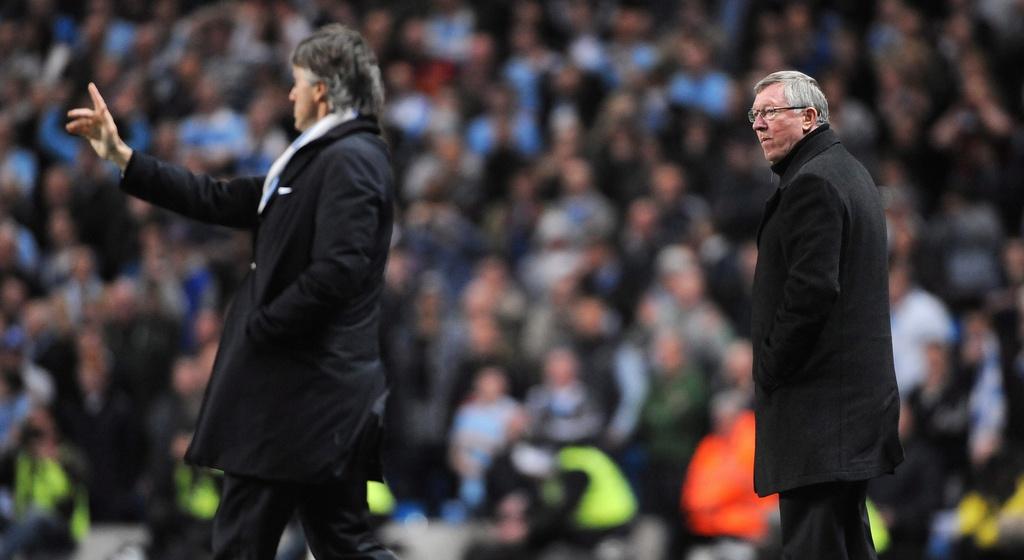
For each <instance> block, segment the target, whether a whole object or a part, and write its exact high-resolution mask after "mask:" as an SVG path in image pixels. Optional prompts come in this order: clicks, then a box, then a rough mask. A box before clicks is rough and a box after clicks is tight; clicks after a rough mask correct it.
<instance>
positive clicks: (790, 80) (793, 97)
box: [754, 70, 828, 124]
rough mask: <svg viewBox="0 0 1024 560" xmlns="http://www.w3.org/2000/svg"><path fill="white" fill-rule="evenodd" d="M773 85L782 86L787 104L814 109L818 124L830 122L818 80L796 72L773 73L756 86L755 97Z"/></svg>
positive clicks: (825, 101) (826, 102)
mask: <svg viewBox="0 0 1024 560" xmlns="http://www.w3.org/2000/svg"><path fill="white" fill-rule="evenodd" d="M772 84H782V93H783V94H784V95H785V96H786V103H789V104H790V105H791V106H793V107H814V109H815V110H817V111H818V124H825V123H827V122H828V100H827V99H825V94H824V93H823V92H822V91H821V87H819V86H818V81H817V80H815V79H814V78H812V77H810V76H808V75H807V74H804V73H803V72H797V71H796V70H783V71H781V72H773V73H771V74H768V75H767V76H765V77H764V78H761V81H759V82H757V84H755V85H754V95H757V94H759V93H761V92H762V91H764V89H765V88H767V87H768V86H770V85H772Z"/></svg>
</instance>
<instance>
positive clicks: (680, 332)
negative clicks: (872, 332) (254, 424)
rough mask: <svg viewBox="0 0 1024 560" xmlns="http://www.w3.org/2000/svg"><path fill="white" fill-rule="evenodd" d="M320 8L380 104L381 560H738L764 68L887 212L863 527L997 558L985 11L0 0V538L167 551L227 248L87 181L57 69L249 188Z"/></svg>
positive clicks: (1002, 149) (850, 5) (1009, 508)
mask: <svg viewBox="0 0 1024 560" xmlns="http://www.w3.org/2000/svg"><path fill="white" fill-rule="evenodd" d="M328 22H342V23H345V24H347V25H350V26H352V27H354V28H356V29H359V30H360V31H361V32H362V33H363V35H364V36H365V37H366V38H367V40H368V41H369V42H370V43H371V45H372V46H373V47H374V49H375V50H376V52H377V55H378V57H379V60H380V65H381V70H382V73H383V76H384V79H385V84H386V91H387V99H388V103H387V106H386V109H385V112H384V114H382V115H380V119H381V121H382V124H383V125H384V127H385V129H386V137H387V139H388V141H389V144H390V146H391V150H392V155H393V158H394V168H395V174H396V179H397V188H398V206H399V207H398V221H397V224H396V229H395V235H394V247H393V249H392V253H391V258H390V262H389V265H388V270H387V287H386V297H385V301H384V309H383V316H384V320H383V321H382V324H383V330H382V332H381V344H382V346H383V349H384V356H385V359H386V362H387V369H388V372H389V376H390V379H389V381H390V384H391V387H392V394H391V395H392V396H391V401H390V408H389V411H388V440H387V445H386V452H385V460H386V473H387V483H388V484H387V486H379V487H372V488H371V506H372V508H373V510H374V514H375V522H376V523H377V524H378V525H379V527H380V534H381V537H382V538H383V539H385V540H386V541H387V542H388V543H390V544H391V545H393V546H394V547H395V548H396V549H397V550H399V551H401V553H402V554H403V557H405V558H430V559H432V560H435V559H438V558H470V559H488V558H490V559H500V558H554V559H569V558H601V559H613V558H636V559H643V560H647V559H651V560H661V559H682V558H687V559H691V560H703V559H710V560H716V559H721V560H746V559H754V558H774V557H776V556H777V550H776V549H775V546H776V544H777V531H778V527H777V519H776V517H777V515H776V513H775V512H776V509H777V507H776V503H775V502H774V501H773V500H772V499H766V500H759V499H757V498H756V497H755V496H754V495H753V489H752V482H751V473H752V461H753V458H752V457H753V436H752V429H753V427H752V418H751V412H750V410H749V405H750V398H751V394H752V389H751V363H752V358H751V349H750V343H749V340H747V339H746V338H745V337H746V336H747V335H748V333H749V324H748V323H749V301H750V285H751V279H752V273H753V266H754V263H755V261H756V256H757V254H756V246H755V241H754V235H755V234H756V231H757V227H758V222H759V219H760V214H761V210H762V206H763V204H764V201H765V200H766V199H767V198H768V197H769V196H770V195H771V193H772V192H773V191H774V188H775V186H774V184H773V177H772V174H771V171H770V169H769V168H768V166H767V164H766V163H765V162H764V159H763V156H762V154H761V152H760V149H759V147H758V146H757V144H756V142H755V141H754V140H755V139H754V135H753V133H752V131H751V130H750V125H749V123H748V122H747V121H746V115H745V113H746V110H747V109H748V108H749V106H750V104H751V101H752V98H753V94H752V92H751V86H752V85H753V84H754V83H755V82H756V81H757V80H758V79H759V78H761V77H763V76H764V75H766V74H768V73H770V72H773V71H775V70H779V69H798V70H801V71H803V72H806V73H808V74H810V75H812V76H814V77H816V78H817V79H818V81H819V83H820V84H821V86H822V88H823V89H824V91H825V93H826V95H827V97H828V100H829V104H830V109H831V122H832V126H833V127H834V128H835V129H836V130H837V131H838V133H839V135H840V137H841V139H842V141H843V143H844V144H845V145H846V147H847V148H848V149H849V150H850V151H851V152H852V153H853V154H854V155H855V156H856V157H857V158H858V159H859V160H860V161H861V162H863V163H864V165H865V166H866V167H867V168H868V169H869V170H870V171H871V173H872V175H873V176H874V178H875V180H876V182H877V183H878V185H879V186H880V187H879V188H880V190H881V192H882V196H883V198H884V201H885V205H886V214H887V219H888V227H889V247H890V256H891V258H890V297H891V304H892V328H893V330H892V332H893V349H894V352H895V358H896V373H897V377H898V381H899V387H900V395H901V397H902V400H903V408H902V410H903V414H902V419H901V420H902V423H901V426H900V428H901V434H902V437H903V442H904V445H905V447H906V452H907V461H906V462H905V463H904V464H903V465H902V466H901V467H900V468H899V469H898V471H897V472H896V474H895V475H894V476H887V477H883V478H881V479H878V480H877V481H876V482H875V483H873V484H872V487H871V491H870V498H871V504H872V515H873V517H872V522H873V527H874V533H875V535H874V536H875V542H876V546H877V547H878V548H879V549H880V550H881V551H882V557H883V558H889V559H904V558H906V559H914V558H934V559H959V558H967V559H970V558H1020V557H1021V556H1020V554H1021V546H1022V543H1024V460H1022V450H1024V448H1022V441H1021V440H1022V438H1024V408H1022V407H1024V361H1021V359H1020V358H1021V349H1022V331H1021V326H1022V324H1021V321H1022V314H1021V312H1022V309H1024V298H1022V296H1024V292H1022V289H1021V287H1022V285H1024V242H1022V240H1021V227H1022V220H1021V218H1022V210H1024V126H1022V117H1024V1H1021V0H977V1H970V0H951V1H946V2H937V1H925V0H920V1H909V0H907V1H901V0H879V1H853V0H839V1H833V2H818V1H793V2H784V1H753V0H722V1H710V0H708V1H700V0H679V1H671V0H654V1H651V2H637V1H628V0H623V1H614V0H590V1H588V0H552V1H549V2H539V1H531V0H520V1H513V0H496V1H490V2H483V1H475V2H474V1H468V0H432V1H422V2H372V1H362V2H360V1H351V2H348V1H342V0H295V1H283V0H246V1H237V2H219V3H213V2H203V1H199V0H153V1H148V0H82V1H79V0H5V1H4V2H3V4H2V8H0V451H2V459H0V487H2V489H3V491H2V493H0V519H2V522H0V558H10V557H15V555H16V554H22V555H24V556H25V557H28V558H63V557H67V556H68V555H75V554H77V557H80V558H153V559H162V558H167V559H170V558H203V557H204V555H205V553H204V552H203V551H204V547H205V546H206V543H208V539H209V530H210V520H211V518H212V515H213V513H214V512H215V511H216V507H217V502H218V485H219V478H218V474H217V473H215V472H209V471H203V470H198V469H193V468H191V467H188V466H186V465H184V464H183V463H182V461H181V456H182V453H183V450H184V448H185V446H186V445H187V443H188V440H189V437H190V434H191V430H192V427H193V425H194V421H195V417H196V414H197V411H198V405H199V402H200V401H201V397H202V394H203V390H204V387H205V384H206V382H207V379H208V377H209V375H210V370H211V366H212V362H213V357H214V355H215V352H216V348H217V341H218V338H219V330H220V327H221V320H222V317H223V314H224V309H225V307H226V306H227V305H228V304H229V303H230V300H231V296H232V290H233V289H234V288H235V286H237V285H238V284H239V282H240V279H241V278H242V277H243V276H244V274H246V273H247V272H248V268H249V267H248V263H249V260H250V259H249V252H250V239H249V236H248V234H247V233H240V232H235V231H229V230H226V229H220V228H214V227H208V226H203V225H200V224H197V223H194V222H190V221H187V220H184V219H182V218H179V217H177V216H174V215H172V214H169V213H167V212H164V211H162V210H159V209H157V208H154V207H152V206H150V205H148V204H146V203H143V202H141V201H138V200H133V199H129V198H126V197H125V196H123V195H122V194H121V193H120V192H119V190H118V189H117V182H118V174H117V170H116V168H114V167H112V166H111V165H110V164H107V163H105V162H102V161H98V160H97V159H96V157H95V156H94V155H93V153H92V151H91V150H90V149H89V147H88V145H87V144H86V143H84V142H82V141H80V140H79V139H77V138H74V137H71V136H69V135H68V134H67V133H65V132H64V122H65V116H64V115H65V112H66V111H67V110H68V109H69V108H71V107H75V106H83V105H86V104H87V103H88V96H87V94H86V84H87V83H88V82H89V81H95V82H96V84H97V85H98V87H99V89H100V91H101V92H103V94H104V96H105V97H106V99H107V102H108V104H109V106H110V108H111V111H112V113H113V114H114V116H115V119H116V120H117V123H118V127H119V130H120V131H121V134H122V136H123V137H124V138H125V139H126V141H127V142H128V143H129V144H130V145H131V146H132V147H133V148H135V149H138V150H143V151H145V152H148V153H152V154H155V155H157V156H158V157H161V158H163V159H165V160H167V161H172V162H176V163H179V164H181V165H184V166H186V167H188V168H189V169H191V170H193V171H196V172H205V173H210V174H213V175H216V176H223V177H227V176H233V175H241V174H253V175H259V174H263V173H265V172H266V171H267V169H268V168H269V166H270V164H271V162H272V161H273V160H274V159H275V158H276V157H277V156H278V155H279V154H280V153H281V152H282V151H283V150H284V149H285V147H286V146H287V145H288V143H289V142H290V141H291V139H292V138H294V137H295V135H296V131H295V130H294V129H293V128H292V117H291V106H290V103H289V102H288V99H287V93H288V90H289V88H290V87H291V83H290V66H289V56H290V53H291V51H292V49H293V47H294V46H295V45H296V44H297V42H298V41H300V40H301V39H302V38H304V37H305V36H306V35H307V34H309V33H310V32H311V31H312V30H313V29H315V28H316V27H318V26H320V25H322V24H325V23H328ZM303 554H304V545H303V543H302V538H301V532H300V531H296V530H290V531H289V533H288V534H286V538H285V539H284V541H283V542H282V547H281V555H280V557H281V558H282V559H284V558H300V557H302V556H303Z"/></svg>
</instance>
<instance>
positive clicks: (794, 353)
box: [747, 71, 903, 560]
mask: <svg viewBox="0 0 1024 560" xmlns="http://www.w3.org/2000/svg"><path fill="white" fill-rule="evenodd" d="M754 94H755V97H754V103H753V106H752V107H751V109H750V111H748V113H747V117H748V118H749V119H750V122H751V125H752V128H753V129H754V133H755V134H756V135H757V140H758V142H759V143H760V145H761V149H762V150H763V152H764V156H765V159H767V160H768V161H769V162H770V163H771V164H772V171H774V172H775V173H776V174H777V175H778V176H779V188H778V190H777V191H776V192H775V194H774V195H773V196H772V197H771V198H770V199H769V200H768V202H767V204H766V206H765V211H764V216H763V217H762V219H761V225H760V227H759V228H758V241H757V243H758V260H757V268H756V272H755V274H754V297H753V310H752V311H753V313H752V339H753V345H754V371H753V375H754V381H755V406H754V409H755V414H756V417H757V435H756V440H757V443H756V452H755V464H754V489H755V490H756V491H757V493H758V494H759V495H761V496H766V495H769V494H774V493H776V492H777V493H779V509H780V511H781V514H782V545H783V558H787V559H810V558H829V559H851V560H853V559H857V560H861V559H875V558H877V556H876V554H875V549H874V546H873V544H872V540H871V528H870V525H869V523H868V518H867V512H866V509H865V497H866V487H867V481H868V480H869V479H871V478H874V477H876V476H878V475H881V474H883V473H887V472H892V471H893V470H894V469H895V467H896V465H898V464H899V463H900V462H901V461H902V460H903V450H902V447H901V446H900V442H899V439H898V437H897V430H896V425H897V421H898V418H899V396H898V393H897V390H896V376H895V373H894V371H893V356H892V341H891V333H890V323H889V298H888V259H887V245H886V230H885V217H884V215H883V211H882V203H881V199H880V196H879V193H878V189H877V188H876V187H875V184H874V182H873V181H872V179H871V176H870V175H869V174H868V172H867V171H866V170H865V169H864V167H863V166H862V165H861V164H860V163H859V162H857V160H856V159H854V158H853V156H851V155H850V153H849V152H848V151H846V149H845V148H844V147H843V145H842V144H841V143H840V142H839V138H838V136H836V134H835V132H834V131H832V130H831V129H830V127H829V125H828V101H827V100H826V99H825V95H824V94H823V93H822V92H821V89H820V88H819V87H818V83H817V82H816V81H815V80H814V79H813V78H811V77H810V76H807V75H805V74H801V73H800V72H793V71H786V72H776V73H774V74H771V75H769V76H767V77H765V78H764V79H762V80H761V81H760V82H758V83H757V85H756V86H754Z"/></svg>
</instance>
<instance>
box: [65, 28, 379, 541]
mask: <svg viewBox="0 0 1024 560" xmlns="http://www.w3.org/2000/svg"><path fill="white" fill-rule="evenodd" d="M292 72H293V76H294V79H295V84H294V86H293V87H292V90H291V92H290V94H289V99H290V100H291V101H292V102H293V104H294V117H295V127H296V128H297V129H298V130H300V131H302V134H301V135H300V136H299V137H298V138H297V139H296V140H295V142H293V143H292V144H291V146H289V148H288V150H286V151H285V153H284V154H282V155H281V157H279V158H278V160H277V161H275V162H274V165H273V166H272V167H271V168H270V172H269V173H268V175H267V177H258V178H239V179H234V180H230V181H218V180H214V179H212V178H210V177H207V176H198V175H193V174H192V173H189V172H188V171H186V170H185V169H183V168H181V167H177V166H173V165H169V164H167V163H164V162H161V161H158V160H156V159H155V158H152V157H150V156H147V155H145V154H140V153H138V152H133V151H132V150H131V148H129V147H128V146H127V145H126V144H125V143H124V142H123V141H122V140H121V139H120V137H119V136H118V134H117V128H116V126H115V124H114V120H113V118H112V116H111V114H110V112H109V110H108V109H107V106H106V104H105V103H104V101H103V98H102V97H101V96H100V94H99V92H98V91H97V89H96V87H95V86H94V85H93V84H90V85H89V92H90V94H91V96H92V100H93V105H94V107H93V108H92V109H88V108H80V109H73V110H71V111H70V112H69V113H68V116H69V118H70V119H71V121H70V122H69V123H68V125H67V128H68V130H69V131H70V132H72V133H75V134H79V135H81V136H84V137H86V138H87V139H88V140H89V142H90V143H91V144H92V147H93V149H95V150H96V152H97V154H99V155H100V156H101V157H104V158H106V159H109V160H111V161H113V162H114V163H116V164H117V165H118V166H119V167H120V168H121V170H122V174H123V179H122V181H121V188H122V189H123V190H124V191H125V192H127V193H129V194H132V195H134V196H137V197H139V198H142V199H144V200H147V201H149V202H152V203H153V204H156V205H158V206H162V207H164V208H168V209H171V210H174V211H176V212H179V213H181V214H184V215H186V216H189V217H192V218H195V219H197V220H201V221H205V222H210V223H216V224H221V225H226V226H230V227H236V228H244V229H249V230H251V231H252V232H253V238H254V240H253V261H252V263H251V265H250V268H251V271H250V273H249V275H248V276H247V277H246V278H245V281H244V282H243V284H242V286H241V287H240V288H239V289H238V291H237V293H236V294H235V298H234V301H233V302H232V305H231V308H230V310H229V311H228V314H227V317H226V318H225V324H224V333H223V337H222V340H221V345H220V350H219V352H218V355H217V359H216V362H215V364H214V368H213V375H212V377H211V379H210V384H209V387H208V388H207V391H206V395H205V400H204V403H203V406H202V410H201V412H200V415H199V420H198V426H197V428H196V433H195V436H194V437H193V440H192V443H191V446H190V447H189V450H188V453H187V456H186V459H187V460H188V461H189V462H190V463H192V464H194V465H199V466H206V467H212V468H217V469H221V470H223V471H224V472H225V473H226V475H225V479H224V491H223V496H222V499H221V505H220V509H219V510H218V512H217V516H216V518H215V521H214V537H213V541H214V542H213V548H214V557H215V558H217V559H221V558H246V559H264V558H267V559H270V558H273V557H274V551H275V550H276V548H277V543H278V540H279V539H280V536H281V532H282V530H283V528H284V526H285V524H286V523H287V522H288V520H289V519H290V518H291V516H292V514H293V513H295V512H297V513H298V515H299V518H300V520H301V521H302V524H303V527H304V529H305V533H306V536H307V540H308V542H309V545H310V548H311V549H312V551H313V553H314V554H315V555H316V556H317V557H318V558H342V557H344V558H394V555H393V554H391V553H390V552H389V551H387V550H386V549H384V548H383V547H382V546H381V545H380V544H379V543H377V542H376V541H375V540H374V539H373V537H372V536H371V534H370V532H369V527H368V525H367V515H366V514H367V511H366V510H367V506H366V495H365V493H366V480H367V478H368V477H374V476H376V475H377V474H378V472H379V464H378V462H377V456H378V455H377V449H378V444H379V429H380V424H379V423H380V418H381V413H382V410H383V404H384V395H385V392H386V390H385V380H384V371H383V367H382V365H381V361H380V353H379V348H378V329H379V325H378V323H379V321H378V316H379V308H380V303H379V301H380V294H381V290H382V288H383V276H384V265H385V260H386V258H387V254H388V247H389V244H390V238H391V229H392V221H393V216H392V201H393V197H394V193H393V180H392V172H391V165H390V161H389V155H388V150H387V147H386V145H385V143H384V141H383V140H382V139H381V137H380V130H379V129H378V127H377V124H376V120H375V115H378V114H380V110H381V106H382V104H383V97H384V92H383V86H382V85H381V78H380V71H379V69H378V66H377V61H376V57H375V56H374V54H373V52H372V51H371V50H370V48H369V47H368V46H367V44H366V43H365V41H364V40H363V38H362V37H361V36H360V35H359V34H358V33H357V32H355V31H352V30H350V29H348V28H346V27H344V26H341V25H329V26H326V27H324V28H322V29H320V30H318V31H316V32H315V33H314V34H313V35H311V36H310V37H308V38H306V39H305V40H303V41H302V42H301V43H300V44H299V45H298V46H297V47H296V49H295V52H294V53H293V54H292Z"/></svg>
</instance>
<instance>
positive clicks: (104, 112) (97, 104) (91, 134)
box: [66, 82, 132, 170]
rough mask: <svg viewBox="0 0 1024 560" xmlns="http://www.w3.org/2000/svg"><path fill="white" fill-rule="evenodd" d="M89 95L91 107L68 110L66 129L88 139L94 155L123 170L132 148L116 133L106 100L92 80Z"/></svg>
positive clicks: (130, 155)
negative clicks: (94, 152)
mask: <svg viewBox="0 0 1024 560" xmlns="http://www.w3.org/2000/svg"><path fill="white" fill-rule="evenodd" d="M89 96H90V97H92V109H89V108H87V107H80V108H78V109H72V110H70V111H68V118H69V119H71V120H70V121H69V122H68V124H67V125H66V128H67V131H68V132H70V133H71V134H77V135H78V136H81V137H83V138H85V139H87V140H89V144H90V145H91V146H92V149H93V150H95V151H96V155H98V156H100V157H101V158H103V159H108V160H110V161H112V162H114V163H116V164H117V166H118V167H120V168H121V170H124V168H125V166H127V165H128V160H129V159H131V157H132V149H131V148H129V147H128V145H127V144H125V143H124V141H123V140H121V137H120V136H119V135H118V134H117V125H115V124H114V117H113V116H112V115H111V114H110V110H109V109H107V102H106V101H104V100H103V96H102V95H100V90H98V89H96V84H94V83H92V82H89Z"/></svg>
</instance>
